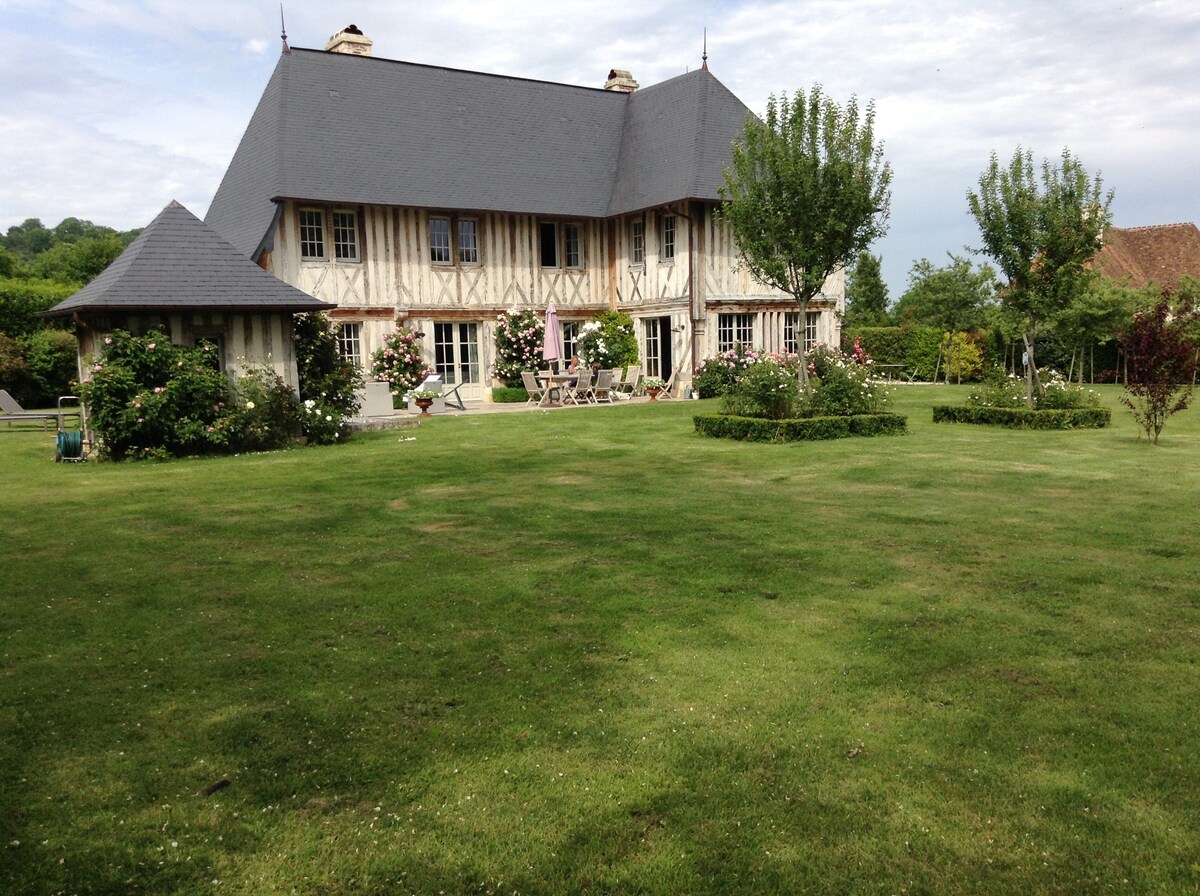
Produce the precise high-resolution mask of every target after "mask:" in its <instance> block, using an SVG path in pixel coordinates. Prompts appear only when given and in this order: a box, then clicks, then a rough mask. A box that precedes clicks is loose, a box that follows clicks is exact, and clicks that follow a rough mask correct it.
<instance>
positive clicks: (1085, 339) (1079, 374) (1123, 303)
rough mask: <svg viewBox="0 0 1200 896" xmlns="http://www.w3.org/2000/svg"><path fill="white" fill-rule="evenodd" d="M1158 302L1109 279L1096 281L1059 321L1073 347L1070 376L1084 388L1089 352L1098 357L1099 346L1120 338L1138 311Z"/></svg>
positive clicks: (1146, 293) (1149, 293) (1058, 326)
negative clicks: (1096, 352)
mask: <svg viewBox="0 0 1200 896" xmlns="http://www.w3.org/2000/svg"><path fill="white" fill-rule="evenodd" d="M1154 301H1155V296H1154V293H1153V292H1152V291H1150V290H1146V289H1135V288H1132V287H1127V286H1121V285H1120V284H1117V283H1115V282H1113V281H1112V280H1109V279H1108V278H1107V277H1095V278H1093V279H1092V280H1091V281H1090V282H1089V283H1088V285H1087V288H1086V289H1083V290H1081V291H1080V292H1079V294H1078V295H1076V296H1075V298H1074V299H1073V300H1072V301H1071V302H1070V303H1069V304H1068V305H1067V306H1066V307H1065V308H1063V309H1062V311H1061V312H1060V313H1059V314H1058V316H1057V317H1056V319H1055V327H1056V329H1058V330H1059V331H1060V332H1061V335H1062V337H1063V338H1064V339H1070V342H1071V346H1072V351H1071V366H1070V370H1069V371H1068V373H1072V374H1074V377H1075V378H1076V379H1077V380H1078V382H1079V383H1080V384H1081V385H1082V384H1083V371H1084V367H1085V366H1086V363H1085V362H1086V360H1087V359H1086V358H1085V357H1084V355H1085V352H1086V351H1087V349H1088V348H1089V347H1091V348H1092V353H1093V355H1094V353H1095V346H1097V345H1104V344H1106V343H1108V342H1111V341H1113V340H1114V339H1116V338H1117V336H1118V335H1119V334H1120V332H1121V330H1122V329H1123V328H1124V327H1125V326H1126V325H1127V324H1128V322H1129V319H1130V316H1131V315H1132V314H1133V311H1134V309H1136V308H1138V307H1142V306H1145V305H1149V304H1153V302H1154ZM1077 362H1078V363H1077ZM1093 367H1094V365H1093ZM1093 373H1095V370H1094V369H1093Z"/></svg>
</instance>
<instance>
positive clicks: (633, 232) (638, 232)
mask: <svg viewBox="0 0 1200 896" xmlns="http://www.w3.org/2000/svg"><path fill="white" fill-rule="evenodd" d="M629 263H630V264H645V263H646V222H645V221H643V220H641V219H640V218H639V219H638V220H636V221H630V222H629Z"/></svg>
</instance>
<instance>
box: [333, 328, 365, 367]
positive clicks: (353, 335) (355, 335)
mask: <svg viewBox="0 0 1200 896" xmlns="http://www.w3.org/2000/svg"><path fill="white" fill-rule="evenodd" d="M338 353H339V354H341V356H342V357H343V358H345V359H346V360H347V361H350V362H351V363H353V364H355V365H356V366H358V367H361V366H362V324H358V323H352V324H342V327H341V329H340V330H339V331H338Z"/></svg>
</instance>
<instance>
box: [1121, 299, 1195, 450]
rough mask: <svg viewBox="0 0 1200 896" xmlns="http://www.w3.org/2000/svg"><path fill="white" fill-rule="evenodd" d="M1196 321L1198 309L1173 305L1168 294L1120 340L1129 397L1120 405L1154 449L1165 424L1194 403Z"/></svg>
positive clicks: (1138, 316) (1134, 321) (1140, 314)
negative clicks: (1131, 415)
mask: <svg viewBox="0 0 1200 896" xmlns="http://www.w3.org/2000/svg"><path fill="white" fill-rule="evenodd" d="M1197 321H1200V309H1197V307H1196V306H1195V305H1194V304H1193V303H1192V302H1191V301H1189V300H1187V299H1184V300H1182V301H1178V302H1176V303H1175V304H1174V305H1172V301H1171V293H1170V291H1169V290H1164V291H1163V294H1162V296H1161V297H1160V298H1159V300H1158V301H1157V302H1156V303H1155V304H1154V305H1153V306H1152V307H1150V308H1145V309H1142V310H1141V311H1138V312H1135V313H1134V315H1133V319H1132V320H1131V321H1130V323H1129V326H1128V327H1127V328H1126V329H1125V332H1124V333H1123V334H1122V335H1121V338H1120V341H1121V348H1122V349H1123V350H1124V352H1125V357H1126V359H1127V362H1126V369H1127V371H1128V376H1127V377H1126V380H1125V391H1126V392H1127V393H1128V394H1127V395H1123V396H1121V403H1122V404H1124V405H1125V406H1126V407H1127V408H1129V410H1130V411H1131V412H1132V413H1133V418H1134V419H1135V420H1136V421H1137V423H1138V425H1139V426H1140V427H1141V428H1142V429H1143V430H1144V431H1145V433H1146V437H1147V438H1148V439H1150V440H1151V441H1152V442H1154V444H1155V445H1157V444H1158V435H1159V433H1161V432H1162V429H1163V426H1165V425H1166V422H1167V418H1168V417H1170V416H1171V415H1172V414H1177V413H1179V412H1180V411H1182V410H1185V409H1186V408H1187V406H1188V405H1189V404H1190V403H1191V400H1192V384H1193V383H1194V382H1195V378H1196V366H1197V342H1196V338H1195V335H1194V330H1195V328H1196V324H1197Z"/></svg>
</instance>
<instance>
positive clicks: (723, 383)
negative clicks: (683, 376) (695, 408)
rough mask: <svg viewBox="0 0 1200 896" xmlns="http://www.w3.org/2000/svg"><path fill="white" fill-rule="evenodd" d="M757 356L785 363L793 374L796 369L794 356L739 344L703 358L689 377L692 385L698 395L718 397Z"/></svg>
mask: <svg viewBox="0 0 1200 896" xmlns="http://www.w3.org/2000/svg"><path fill="white" fill-rule="evenodd" d="M761 358H771V359H773V360H774V361H776V362H778V363H780V364H784V365H786V366H787V367H788V369H789V370H790V371H792V373H793V375H794V374H796V373H798V372H799V369H798V367H797V366H796V365H797V364H799V356H797V355H794V354H776V353H773V352H772V353H763V352H759V351H757V350H756V349H753V348H748V347H746V346H744V345H740V344H739V345H735V346H734V347H733V348H731V349H729V350H728V351H724V352H721V353H720V354H719V355H716V356H714V357H712V358H705V359H704V361H703V363H701V365H700V367H699V369H698V370H697V371H696V374H695V376H693V377H692V387H693V388H694V389H695V390H696V391H697V392H698V393H699V395H700V397H701V398H720V397H721V396H722V395H725V394H726V393H728V392H730V391H731V390H732V389H733V388H734V386H736V385H737V382H738V379H739V378H740V377H741V376H742V374H743V373H744V372H745V371H746V369H747V368H748V367H749V366H750V365H751V364H754V363H755V362H757V361H758V360H760V359H761Z"/></svg>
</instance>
